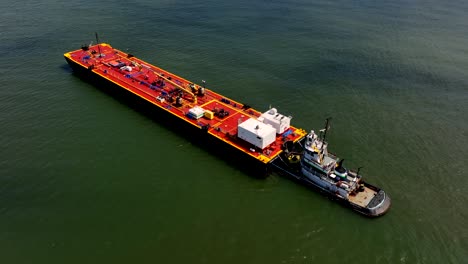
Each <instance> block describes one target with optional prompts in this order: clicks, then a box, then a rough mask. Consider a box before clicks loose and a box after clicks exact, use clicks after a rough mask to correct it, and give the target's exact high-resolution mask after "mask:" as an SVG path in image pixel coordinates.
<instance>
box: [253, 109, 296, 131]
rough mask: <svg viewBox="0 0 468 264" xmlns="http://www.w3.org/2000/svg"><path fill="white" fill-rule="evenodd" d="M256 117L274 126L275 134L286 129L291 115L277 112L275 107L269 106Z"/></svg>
mask: <svg viewBox="0 0 468 264" xmlns="http://www.w3.org/2000/svg"><path fill="white" fill-rule="evenodd" d="M258 119H259V120H260V121H262V122H263V123H265V124H269V125H271V126H272V127H274V128H275V129H276V133H277V134H282V133H284V131H286V130H288V129H289V127H290V123H291V117H290V116H285V115H282V114H280V113H278V111H277V110H276V108H271V109H270V110H268V111H267V112H265V113H263V114H262V115H261V116H260V117H259V118H258Z"/></svg>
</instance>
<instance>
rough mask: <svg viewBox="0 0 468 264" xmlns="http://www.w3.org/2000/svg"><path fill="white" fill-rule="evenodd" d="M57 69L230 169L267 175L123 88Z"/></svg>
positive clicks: (64, 67)
mask: <svg viewBox="0 0 468 264" xmlns="http://www.w3.org/2000/svg"><path fill="white" fill-rule="evenodd" d="M60 68H61V69H62V70H64V71H65V72H69V73H71V75H73V76H74V77H76V78H79V79H80V80H83V81H85V82H87V83H89V84H90V85H92V86H94V87H96V88H98V89H99V90H100V91H102V92H104V93H106V94H107V95H109V96H111V97H113V98H114V99H116V100H117V101H118V102H119V103H121V104H122V105H125V106H128V107H130V108H131V109H132V110H134V111H136V112H138V113H139V114H142V115H144V116H145V117H147V118H149V119H151V120H152V121H154V122H156V123H158V124H161V125H163V126H165V127H166V128H168V129H170V130H171V131H173V132H175V133H176V134H177V135H179V136H181V137H184V138H185V139H188V140H189V141H190V142H191V143H192V144H194V145H196V146H198V147H200V148H201V149H204V150H206V151H207V153H209V154H210V155H213V156H214V157H216V158H221V159H222V160H223V161H224V162H225V163H226V164H227V165H229V166H230V167H232V168H233V169H236V170H240V171H242V172H243V173H244V174H247V175H248V176H250V177H252V178H255V179H263V178H265V177H266V176H268V174H269V171H267V169H266V166H265V165H264V164H261V165H263V166H260V165H259V164H258V163H259V162H257V161H255V163H253V158H251V157H250V156H247V155H245V154H243V153H240V152H239V151H238V150H237V149H234V150H233V148H232V147H231V146H229V145H227V144H224V143H222V142H220V141H218V140H216V139H214V138H213V137H212V136H207V135H206V134H207V132H206V131H204V130H202V129H198V128H196V127H194V126H193V125H191V124H189V123H188V122H184V121H181V120H177V119H176V118H175V117H174V116H173V115H172V114H170V113H168V112H166V111H164V110H162V109H160V108H159V107H156V106H155V105H153V104H151V103H149V102H148V101H146V100H144V99H142V98H140V97H137V96H135V95H133V94H131V93H130V92H128V91H127V90H125V89H122V88H121V87H119V86H117V85H115V84H110V83H109V82H107V81H104V80H102V79H100V78H95V77H94V76H93V75H90V74H89V72H88V71H87V70H85V69H83V70H81V71H80V72H77V71H74V70H73V69H72V68H71V67H70V66H69V65H67V64H64V65H61V66H60ZM192 132H193V133H192Z"/></svg>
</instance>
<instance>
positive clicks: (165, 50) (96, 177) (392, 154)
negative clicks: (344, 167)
mask: <svg viewBox="0 0 468 264" xmlns="http://www.w3.org/2000/svg"><path fill="white" fill-rule="evenodd" d="M467 12H468V4H467V2H465V1H461V0H449V1H413V0H399V1H370V0H363V1H358V0H348V1H344V0H341V1H325V0H309V1H305V0H295V1H286V0H284V1H265V0H263V1H259V0H252V1H244V0H241V1H213V0H207V1H197V0H195V1H182V0H181V1H177V0H166V1H164V0H163V1H149V0H129V1H125V2H119V1H109V0H105V1H98V2H93V1H82V0H76V1H71V2H64V1H53V0H46V1H41V2H37V1H29V0H26V1H22V2H18V1H11V0H6V2H4V3H3V4H2V11H1V14H0V124H1V126H0V127H1V129H0V253H1V254H0V262H1V263H360V264H363V263H466V260H467V258H468V228H467V223H468V210H467V209H466V208H467V206H466V204H467V203H468V196H467V192H466V190H467V188H468V180H467V179H468V177H467V176H468V174H467V170H468V166H467V165H466V161H467V160H468V150H467V147H468V119H467V116H468V107H467V106H468V37H467V36H468V18H467V16H466V14H467ZM95 31H97V32H99V33H100V38H101V40H102V41H104V42H107V43H110V44H112V45H113V46H114V47H116V48H118V49H121V50H128V51H129V52H131V53H133V54H135V55H136V56H138V57H140V58H142V59H144V60H146V61H148V62H151V63H153V64H157V65H159V66H161V67H164V68H166V69H168V70H170V71H172V72H174V73H176V74H179V75H181V76H183V77H185V78H187V79H189V80H193V81H195V82H198V83H199V82H200V81H201V80H202V79H204V80H207V86H208V87H209V88H211V89H213V90H216V91H217V92H219V93H222V94H225V95H226V96H228V97H231V98H234V99H236V100H238V101H241V102H246V103H249V104H250V105H252V106H254V107H255V108H257V109H259V110H262V111H263V110H265V109H267V108H268V106H269V105H272V106H274V107H276V108H278V109H279V110H280V111H281V112H284V113H286V114H290V115H292V116H293V117H294V118H293V123H294V125H296V126H299V127H303V128H305V129H318V128H321V126H322V125H323V120H324V119H325V118H326V117H329V116H331V117H332V118H333V124H332V129H331V133H330V137H329V140H330V145H331V147H330V148H331V150H332V151H333V152H335V153H337V154H338V155H339V156H341V157H344V158H345V159H346V163H347V164H348V166H349V167H354V168H355V167H359V166H364V169H363V173H364V174H365V176H366V178H367V180H368V181H369V182H371V183H373V184H376V185H378V186H380V187H382V188H384V189H385V190H386V191H387V192H388V193H389V194H390V195H391V197H392V199H393V207H392V209H391V211H390V212H389V213H388V214H387V215H385V216H384V217H381V218H379V219H374V220H370V219H366V218H364V217H361V216H359V215H357V214H356V213H353V212H352V211H351V210H349V209H347V208H344V207H342V206H340V205H338V204H335V203H333V202H331V201H329V200H328V199H326V198H325V197H323V196H322V195H320V194H317V193H314V192H312V191H310V190H308V189H306V188H304V187H302V186H300V185H297V184H295V183H293V182H291V181H289V180H287V179H285V178H282V177H280V176H278V175H272V176H271V177H270V178H268V179H266V180H259V179H254V178H252V177H249V176H247V175H246V174H244V173H243V172H242V171H240V170H239V168H236V167H235V166H232V165H230V164H229V163H227V162H226V161H224V160H222V159H219V158H218V157H217V156H216V155H214V154H212V153H210V152H209V151H207V150H206V149H204V148H201V147H200V146H198V145H196V144H194V142H192V141H191V140H190V138H189V137H188V138H186V137H183V136H180V135H178V134H176V133H174V132H173V131H171V130H169V129H167V128H166V127H164V126H163V125H161V124H159V123H157V122H155V121H154V119H152V118H150V117H148V116H146V115H143V114H142V113H140V112H138V111H135V110H134V109H132V108H130V107H129V106H127V105H125V104H122V103H121V102H119V101H117V100H115V99H114V98H112V97H111V96H108V95H107V94H105V93H103V92H102V91H100V90H98V89H96V88H95V87H93V86H92V85H90V84H88V83H86V82H84V81H82V80H80V79H79V78H78V77H76V76H75V75H73V74H72V72H71V70H70V68H69V67H68V66H67V65H66V63H65V61H64V59H63V53H64V52H67V51H70V50H74V49H77V48H79V47H80V46H81V45H82V44H84V43H89V42H91V41H93V40H94V32H95Z"/></svg>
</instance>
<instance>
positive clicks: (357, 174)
mask: <svg viewBox="0 0 468 264" xmlns="http://www.w3.org/2000/svg"><path fill="white" fill-rule="evenodd" d="M362 168H364V167H359V168H357V172H356V176H359V171H360V170H361V169H362Z"/></svg>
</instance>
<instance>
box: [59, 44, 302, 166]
mask: <svg viewBox="0 0 468 264" xmlns="http://www.w3.org/2000/svg"><path fill="white" fill-rule="evenodd" d="M64 56H65V59H66V60H67V62H68V63H69V64H70V65H72V66H73V67H74V69H76V68H78V69H81V70H83V71H86V72H89V73H90V74H91V75H94V76H99V77H101V78H103V79H105V80H107V81H108V82H109V83H112V84H115V85H117V86H118V87H121V88H122V89H125V90H127V91H129V92H131V93H133V94H135V95H136V96H138V97H140V98H142V99H144V100H146V101H148V102H149V103H151V104H153V105H154V106H155V107H159V108H160V109H162V110H164V111H166V112H168V113H170V114H171V115H173V116H175V117H177V118H179V119H181V120H183V121H185V122H186V123H188V124H191V125H192V126H193V127H194V128H198V129H200V130H204V131H206V132H207V133H208V135H209V136H212V137H213V139H214V138H217V139H219V140H221V141H223V142H224V143H225V144H228V145H229V146H230V148H235V149H237V150H239V151H241V152H243V153H245V154H247V155H248V156H250V157H251V158H252V159H255V160H257V161H259V162H260V163H263V164H265V165H266V164H268V163H270V162H271V161H272V160H274V159H275V158H276V157H278V155H279V154H280V153H281V152H282V151H283V150H282V145H283V143H284V142H285V141H293V142H297V141H299V140H301V139H302V138H304V137H305V135H306V134H307V133H306V131H304V130H303V129H298V128H295V127H293V126H289V127H288V128H287V130H285V131H284V132H282V133H280V134H276V135H275V139H274V141H273V142H272V143H269V144H268V145H267V146H266V147H264V148H259V147H258V146H255V145H253V144H252V143H249V142H247V141H245V140H243V139H241V138H239V137H238V129H239V124H241V123H243V122H244V121H247V120H249V119H255V120H257V119H259V118H260V116H261V115H262V112H259V111H257V110H255V109H253V108H250V107H249V106H247V105H244V104H242V103H239V102H237V101H235V100H232V99H230V98H227V97H225V96H222V95H220V94H218V93H216V92H214V91H212V90H210V89H208V88H206V87H204V85H203V86H200V85H198V84H195V83H193V82H190V81H188V80H186V79H184V78H182V77H180V76H177V75H175V74H173V73H171V72H168V71H166V70H164V69H161V68H159V67H156V66H154V65H151V64H149V63H147V62H145V61H143V60H141V59H139V58H136V57H134V56H133V55H131V54H127V53H125V52H122V51H120V50H117V49H114V48H113V47H111V46H110V45H109V44H105V43H101V44H98V45H94V46H89V47H83V48H82V49H79V50H75V51H71V52H67V53H65V54H64ZM195 108H196V109H197V110H201V113H203V116H201V117H200V116H197V117H194V116H193V115H190V113H192V112H191V111H193V110H192V109H195ZM200 108H201V109H200ZM257 128H258V126H257Z"/></svg>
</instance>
